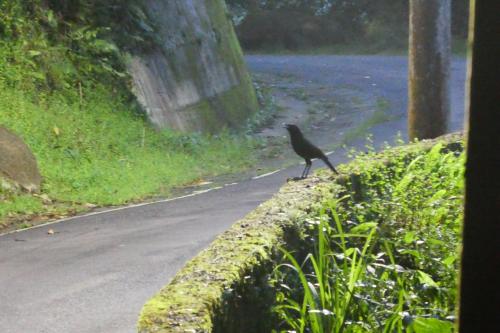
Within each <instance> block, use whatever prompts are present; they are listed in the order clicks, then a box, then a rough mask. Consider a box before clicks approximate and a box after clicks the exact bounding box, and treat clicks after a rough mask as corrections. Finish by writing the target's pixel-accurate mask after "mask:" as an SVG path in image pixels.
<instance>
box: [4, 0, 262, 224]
mask: <svg viewBox="0 0 500 333" xmlns="http://www.w3.org/2000/svg"><path fill="white" fill-rule="evenodd" d="M60 3H61V2H58V1H41V0H40V1H30V2H24V1H3V2H1V3H0V101H1V102H0V124H2V125H4V126H6V127H7V128H9V129H11V130H13V131H14V132H15V133H17V134H19V135H20V136H21V137H22V138H23V139H24V140H25V142H26V143H27V144H28V145H29V146H30V148H31V149H32V151H33V153H34V154H35V156H36V157H37V160H38V163H39V167H40V169H41V173H42V175H43V184H42V193H41V194H40V195H28V194H22V193H19V192H16V191H12V190H8V189H7V188H6V187H4V186H1V187H0V199H1V201H0V221H2V222H1V223H3V224H7V223H11V222H12V221H15V220H16V219H17V217H18V215H19V214H22V215H24V216H25V217H26V215H31V214H37V213H38V214H39V213H44V214H47V215H49V216H54V215H56V216H57V215H59V214H61V213H64V212H68V211H74V210H80V209H85V208H86V207H90V206H92V205H115V204H123V203H127V202H131V201H136V200H140V199H144V198H146V197H150V196H154V195H166V194H168V192H169V190H170V189H171V188H172V187H175V186H179V185H182V184H187V183H194V182H196V181H197V180H199V179H201V178H202V177H206V176H211V175H215V174H221V173H227V172H235V171H238V170H241V169H243V168H246V167H248V166H249V165H250V164H251V163H252V162H253V156H254V154H253V148H254V142H253V141H252V140H250V139H248V138H246V137H244V136H241V135H234V134H231V133H229V132H224V133H222V134H220V135H217V136H208V135H202V134H196V133H195V134H182V133H175V132H172V131H168V130H164V131H157V130H155V129H154V128H152V127H151V126H150V125H149V124H148V123H147V121H146V120H145V117H144V115H143V114H142V113H141V111H140V110H139V108H138V107H137V105H136V102H135V100H134V99H133V97H132V96H131V94H130V93H129V89H128V87H127V82H128V78H127V75H126V74H125V71H124V60H123V59H124V58H125V57H126V56H125V54H123V53H122V52H121V51H120V50H121V49H122V48H121V47H120V48H119V47H117V46H116V45H120V44H121V43H123V42H124V41H123V40H122V39H120V38H118V37H117V38H115V36H118V35H117V34H115V33H114V32H115V30H117V29H118V27H124V28H123V29H124V31H125V35H126V37H127V38H129V39H130V40H142V39H146V40H148V31H149V30H150V27H149V26H147V21H145V20H146V18H145V17H143V15H142V14H141V13H142V12H141V10H140V8H139V7H137V6H136V5H135V1H111V0H110V1H102V2H100V1H83V0H82V1H71V2H69V3H68V4H65V5H61V4H60ZM109 6H117V7H116V8H117V9H116V10H118V11H120V12H122V13H123V15H122V16H120V17H118V16H117V19H119V20H120V22H114V21H110V22H107V21H108V20H105V19H103V17H104V13H105V10H107V9H109V8H108V7H109ZM106 17H107V18H108V19H109V16H106ZM105 23H106V24H108V25H107V26H104V25H103V24H105ZM151 29H152V28H151ZM121 36H122V38H124V37H123V35H121ZM146 44H147V43H146ZM89 203H90V204H92V205H89ZM25 226H26V225H25ZM0 229H1V225H0Z"/></svg>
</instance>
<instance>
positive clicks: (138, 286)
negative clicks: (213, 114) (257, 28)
mask: <svg viewBox="0 0 500 333" xmlns="http://www.w3.org/2000/svg"><path fill="white" fill-rule="evenodd" d="M247 62H248V64H249V68H250V69H251V71H253V72H256V73H258V72H261V73H262V72H265V73H271V74H276V75H285V76H286V75H289V74H291V75H292V76H293V80H298V81H300V82H299V83H301V84H304V85H305V86H306V89H307V84H309V83H311V84H313V83H317V82H320V83H321V84H322V85H324V86H326V87H327V88H328V87H333V88H335V87H340V86H344V87H345V86H348V87H350V89H358V90H359V92H360V94H365V95H370V96H373V97H376V96H383V97H384V98H386V99H388V100H389V101H390V105H391V110H390V111H391V112H392V113H394V114H401V115H402V117H401V118H398V119H396V120H393V121H391V122H389V123H385V124H380V125H377V126H376V127H375V128H373V132H374V133H375V140H376V141H377V142H381V141H383V140H388V139H390V138H391V137H392V136H393V135H394V134H395V133H396V132H397V131H398V130H400V131H401V130H402V131H404V130H405V124H406V120H405V119H404V112H405V109H406V101H407V96H406V95H407V93H406V73H407V67H406V59H405V58H403V57H385V56H384V57H378V56H373V57H369V56H359V57H349V56H342V57H335V56H314V57H313V56H298V57H292V56H282V57H281V56H249V57H247ZM452 79H453V85H452V107H453V117H452V129H458V128H460V127H461V123H462V119H463V106H462V105H463V81H464V79H465V62H464V60H461V59H455V60H454V62H453V71H452ZM334 155H335V156H332V157H331V160H332V161H333V162H334V163H335V164H338V163H339V162H343V161H346V158H345V157H344V156H343V155H342V154H340V153H336V154H334ZM314 164H315V165H318V166H321V165H320V163H319V162H315V163H314ZM302 168H303V166H301V165H299V166H296V167H292V168H289V169H286V170H284V171H281V172H279V173H274V174H272V175H269V176H267V177H262V178H258V179H253V180H244V181H241V182H239V183H238V184H231V185H225V186H224V184H222V187H221V188H219V189H214V190H211V191H208V192H205V193H201V194H197V195H192V196H187V197H184V198H178V199H174V200H170V201H164V202H158V203H152V204H147V205H142V206H137V207H132V208H126V209H119V210H114V211H111V212H104V213H98V214H93V215H90V216H84V217H78V218H73V219H69V220H66V221H63V222H60V223H56V224H52V225H47V226H41V227H38V228H33V229H30V230H25V231H22V232H17V233H11V234H7V235H3V236H0V332H2V333H37V332H44V333H49V332H50V333H52V332H55V333H65V332H71V333H80V332H82V333H83V332H89V333H90V332H92V333H95V332H105V333H115V332H116V333H127V332H134V331H135V324H136V320H137V316H138V314H139V311H140V310H141V307H142V305H143V304H144V303H145V302H146V301H147V300H148V299H149V298H150V297H151V296H152V295H153V294H154V293H156V292H157V291H158V290H159V289H160V288H161V287H162V286H163V285H164V284H165V283H166V282H168V280H169V279H170V278H172V277H173V275H174V274H175V272H176V271H177V270H178V269H180V268H181V267H182V266H183V264H184V263H185V262H186V261H187V260H188V259H189V258H191V257H192V256H194V255H195V254H196V253H197V252H199V251H200V250H201V249H202V248H204V247H206V246H207V245H208V244H209V243H210V242H211V240H213V239H214V238H215V237H216V235H217V234H219V233H221V232H222V231H224V230H225V229H227V228H228V227H229V226H230V225H231V224H233V223H234V222H235V221H236V220H238V219H240V218H242V217H243V216H244V215H246V214H247V213H248V212H250V211H251V210H252V209H254V208H255V207H256V206H257V205H258V204H259V203H261V202H263V201H265V200H267V199H268V198H270V197H271V196H272V195H273V193H275V192H276V191H277V190H278V189H279V187H280V186H282V185H283V183H284V182H285V180H286V178H287V177H291V176H297V175H299V174H300V172H301V171H302ZM50 229H52V231H53V232H54V234H49V230H50Z"/></svg>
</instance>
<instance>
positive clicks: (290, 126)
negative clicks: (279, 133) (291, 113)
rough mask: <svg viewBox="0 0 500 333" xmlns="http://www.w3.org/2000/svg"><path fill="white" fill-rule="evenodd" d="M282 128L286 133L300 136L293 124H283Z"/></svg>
mask: <svg viewBox="0 0 500 333" xmlns="http://www.w3.org/2000/svg"><path fill="white" fill-rule="evenodd" d="M283 127H284V128H286V129H287V131H288V132H289V133H290V134H291V135H292V134H301V132H300V129H299V128H298V127H297V125H293V124H284V125H283Z"/></svg>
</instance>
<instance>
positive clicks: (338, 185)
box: [138, 135, 461, 333]
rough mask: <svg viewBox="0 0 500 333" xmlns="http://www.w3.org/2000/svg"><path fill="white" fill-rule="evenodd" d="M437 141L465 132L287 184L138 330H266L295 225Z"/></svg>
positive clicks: (297, 240) (171, 288)
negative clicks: (277, 264) (371, 173)
mask: <svg viewBox="0 0 500 333" xmlns="http://www.w3.org/2000/svg"><path fill="white" fill-rule="evenodd" d="M437 142H442V143H443V144H444V148H443V149H449V150H457V149H458V150H460V149H461V136H460V135H450V136H446V137H443V138H440V139H437V140H432V141H422V142H420V143H417V144H412V145H408V146H403V147H398V148H393V149H389V150H387V151H384V152H382V153H380V154H378V155H377V156H376V157H375V158H373V159H371V160H368V161H364V163H363V165H360V164H359V163H357V162H356V161H354V162H351V163H349V164H347V165H342V166H340V167H339V170H340V172H341V175H340V176H338V177H334V176H332V175H331V174H330V173H317V174H315V175H314V176H313V177H311V178H309V179H307V180H304V181H300V182H293V183H289V184H287V185H285V186H284V187H282V189H281V190H280V191H279V193H277V194H276V195H275V196H274V197H273V198H272V199H271V200H269V201H267V202H265V203H264V204H262V205H261V206H259V207H258V208H257V209H256V210H255V211H253V212H252V213H250V214H249V215H247V216H246V217H245V218H244V219H242V220H241V221H238V222H237V223H236V224H234V225H233V227H232V228H231V229H229V230H228V231H226V232H225V233H223V234H222V235H220V236H219V237H218V238H217V239H216V240H215V241H214V242H213V243H212V244H211V245H210V246H209V247H208V248H207V249H206V250H204V251H202V252H201V253H200V254H199V255H198V256H196V257H195V258H194V259H192V260H191V261H190V262H189V263H188V264H187V265H186V266H185V267H184V268H183V269H182V270H181V271H180V272H179V273H178V274H177V275H176V276H175V277H174V279H173V280H172V281H171V283H170V284H169V285H167V286H166V287H165V288H163V289H162V290H161V291H160V292H159V293H158V294H157V295H156V296H155V297H153V298H152V299H151V300H150V301H149V302H148V303H146V305H145V306H144V308H143V310H142V313H141V315H140V318H139V323H138V329H139V331H140V332H142V333H146V332H266V331H269V328H270V327H269V325H270V323H269V321H267V320H266V318H269V316H270V309H269V306H270V304H273V300H274V296H275V295H274V292H273V290H272V288H270V287H269V284H268V281H267V279H268V277H267V275H268V274H269V273H270V271H271V270H272V267H273V263H274V260H275V259H276V256H277V255H278V253H279V247H285V248H288V249H290V248H292V249H298V248H300V247H301V246H302V245H304V241H305V240H304V239H302V238H301V234H302V231H303V228H304V226H303V225H300V224H299V223H298V222H299V221H301V220H303V218H305V217H306V216H307V215H308V213H309V212H311V211H313V210H315V209H317V208H318V207H319V206H320V205H321V203H322V202H323V201H324V200H326V199H331V198H339V197H341V196H343V195H345V194H349V193H352V192H351V191H354V192H355V193H356V192H357V191H359V190H360V189H359V188H357V186H356V184H357V180H358V179H359V175H360V174H362V173H363V170H366V168H390V167H391V165H392V161H394V160H396V159H397V160H399V161H404V162H405V163H410V161H411V160H412V159H414V158H415V157H416V156H418V155H420V154H422V153H423V152H425V151H428V150H430V148H431V147H433V146H434V145H435V144H436V143H437Z"/></svg>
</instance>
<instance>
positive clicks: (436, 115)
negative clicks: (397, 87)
mask: <svg viewBox="0 0 500 333" xmlns="http://www.w3.org/2000/svg"><path fill="white" fill-rule="evenodd" d="M450 56H451V1H450V0H439V1H438V0H410V43H409V63H408V67H409V82H408V85H409V86H408V102H409V103H408V136H409V138H410V140H414V139H431V138H435V137H437V136H440V135H442V134H445V133H446V131H447V123H448V114H449V112H450V88H449V77H450Z"/></svg>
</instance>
